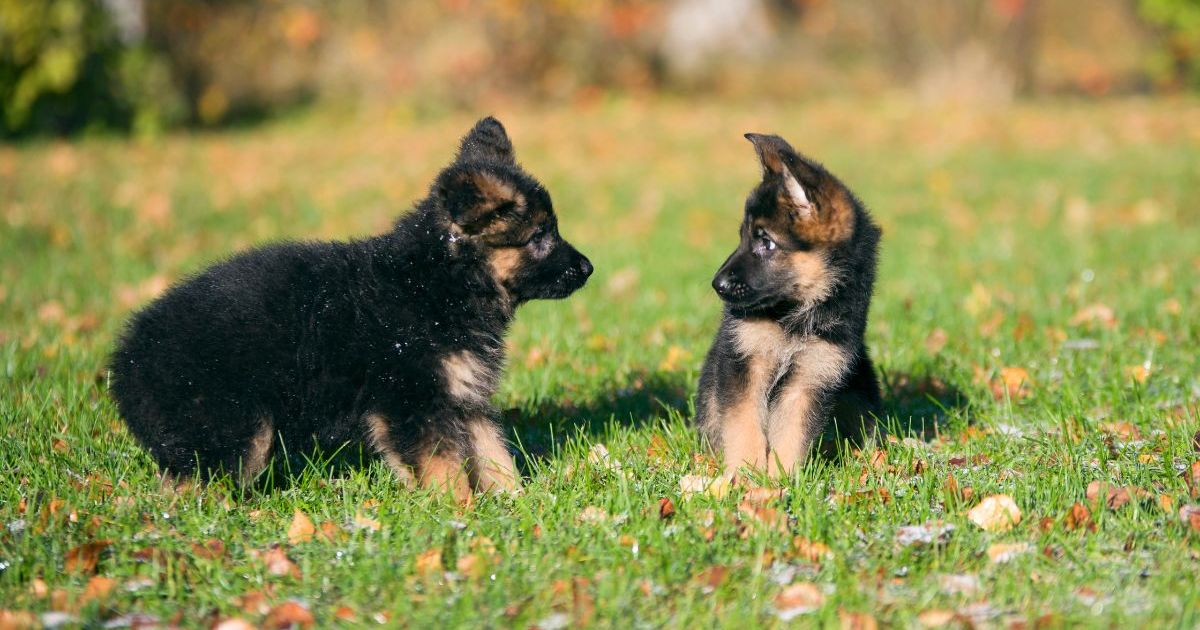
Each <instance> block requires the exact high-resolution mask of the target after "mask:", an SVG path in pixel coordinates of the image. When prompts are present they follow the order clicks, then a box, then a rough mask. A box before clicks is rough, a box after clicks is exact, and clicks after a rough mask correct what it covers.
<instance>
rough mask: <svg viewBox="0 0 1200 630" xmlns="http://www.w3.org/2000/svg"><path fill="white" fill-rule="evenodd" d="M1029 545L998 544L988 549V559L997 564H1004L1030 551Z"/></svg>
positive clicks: (1021, 543) (1020, 543) (1022, 543)
mask: <svg viewBox="0 0 1200 630" xmlns="http://www.w3.org/2000/svg"><path fill="white" fill-rule="evenodd" d="M1029 549H1030V547H1029V543H1024V542H1019V543H996V544H994V545H991V546H989V547H988V548H987V556H988V559H989V560H991V561H992V562H993V563H995V564H1004V563H1005V562H1008V561H1010V560H1013V559H1015V558H1016V557H1017V556H1019V555H1021V554H1023V553H1025V552H1027V551H1029Z"/></svg>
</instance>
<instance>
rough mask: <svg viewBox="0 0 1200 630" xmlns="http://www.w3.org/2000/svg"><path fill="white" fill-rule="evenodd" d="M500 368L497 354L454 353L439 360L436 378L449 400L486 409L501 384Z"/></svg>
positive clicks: (501, 360) (500, 358) (457, 351)
mask: <svg viewBox="0 0 1200 630" xmlns="http://www.w3.org/2000/svg"><path fill="white" fill-rule="evenodd" d="M503 364H504V358H503V357H502V356H500V355H499V353H494V352H487V351H483V352H476V351H472V350H456V351H453V352H450V353H448V354H446V355H445V356H444V357H442V359H441V362H440V365H439V368H440V374H439V376H441V380H442V383H443V386H444V387H445V393H446V394H447V395H448V396H449V397H450V398H451V399H453V400H455V401H457V402H459V403H461V404H465V405H486V404H488V400H489V399H490V398H491V397H492V394H494V393H496V388H497V387H498V386H499V384H500V372H501V369H502V368H503Z"/></svg>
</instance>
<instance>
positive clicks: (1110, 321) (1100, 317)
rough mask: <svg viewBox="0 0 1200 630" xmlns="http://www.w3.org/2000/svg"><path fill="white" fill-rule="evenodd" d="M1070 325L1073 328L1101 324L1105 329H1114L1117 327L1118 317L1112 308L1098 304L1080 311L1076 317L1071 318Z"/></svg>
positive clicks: (1090, 305)
mask: <svg viewBox="0 0 1200 630" xmlns="http://www.w3.org/2000/svg"><path fill="white" fill-rule="evenodd" d="M1070 324H1071V325H1072V326H1082V325H1084V324H1100V325H1101V326H1104V327H1105V328H1113V327H1115V326H1116V325H1117V316H1116V313H1114V312H1113V310H1112V308H1110V307H1108V306H1107V305H1105V304H1101V303H1099V302H1097V303H1095V304H1089V305H1088V306H1085V307H1083V308H1081V309H1079V310H1078V311H1077V312H1076V313H1075V315H1074V316H1072V317H1071V321H1070Z"/></svg>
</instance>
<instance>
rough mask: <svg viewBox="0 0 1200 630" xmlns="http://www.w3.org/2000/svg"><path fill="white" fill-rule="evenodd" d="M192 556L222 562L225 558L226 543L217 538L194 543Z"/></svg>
mask: <svg viewBox="0 0 1200 630" xmlns="http://www.w3.org/2000/svg"><path fill="white" fill-rule="evenodd" d="M192 555H193V556H195V557H197V558H201V559H203V560H220V559H221V558H224V557H225V543H223V542H221V541H220V540H218V539H216V538H211V539H209V540H207V541H205V542H204V543H192Z"/></svg>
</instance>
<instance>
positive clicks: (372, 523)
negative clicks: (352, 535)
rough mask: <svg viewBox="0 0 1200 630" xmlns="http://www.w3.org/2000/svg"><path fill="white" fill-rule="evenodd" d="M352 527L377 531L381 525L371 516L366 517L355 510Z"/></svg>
mask: <svg viewBox="0 0 1200 630" xmlns="http://www.w3.org/2000/svg"><path fill="white" fill-rule="evenodd" d="M354 527H355V528H356V529H365V530H367V531H372V532H377V531H379V529H380V528H381V527H383V526H382V525H380V524H379V521H377V520H375V519H373V518H368V517H367V516H366V515H365V514H363V513H362V512H355V513H354ZM322 531H323V530H322Z"/></svg>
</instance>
